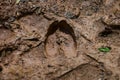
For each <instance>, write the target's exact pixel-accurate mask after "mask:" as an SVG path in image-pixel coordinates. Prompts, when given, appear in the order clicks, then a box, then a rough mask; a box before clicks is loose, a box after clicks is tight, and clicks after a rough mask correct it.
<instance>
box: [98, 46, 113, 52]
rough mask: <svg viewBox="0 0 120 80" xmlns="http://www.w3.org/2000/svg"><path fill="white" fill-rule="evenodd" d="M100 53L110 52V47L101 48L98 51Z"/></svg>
mask: <svg viewBox="0 0 120 80" xmlns="http://www.w3.org/2000/svg"><path fill="white" fill-rule="evenodd" d="M98 50H99V51H100V52H110V50H111V48H110V47H101V48H99V49H98Z"/></svg>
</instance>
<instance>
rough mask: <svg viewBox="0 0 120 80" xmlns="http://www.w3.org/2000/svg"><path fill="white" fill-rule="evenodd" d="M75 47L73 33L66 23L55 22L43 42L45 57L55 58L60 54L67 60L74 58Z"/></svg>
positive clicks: (75, 53)
mask: <svg viewBox="0 0 120 80" xmlns="http://www.w3.org/2000/svg"><path fill="white" fill-rule="evenodd" d="M76 46H77V43H76V39H75V34H74V31H73V29H72V27H70V25H69V24H67V22H66V21H64V20H63V21H60V22H57V21H56V22H54V23H52V24H51V25H50V27H49V29H48V33H47V34H46V40H45V55H46V57H55V56H57V55H61V54H62V53H63V54H64V56H66V57H67V58H71V57H76V55H77V52H76ZM61 50H62V53H61V52H60V51H61Z"/></svg>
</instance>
